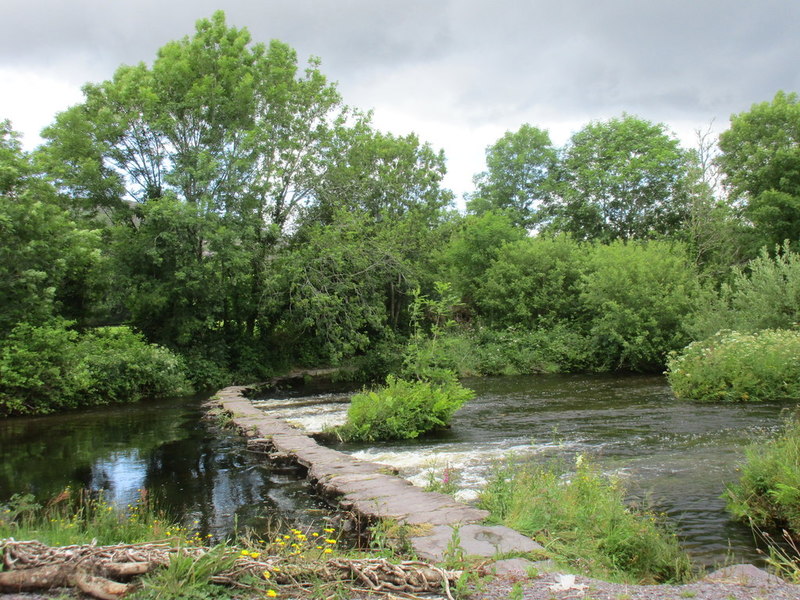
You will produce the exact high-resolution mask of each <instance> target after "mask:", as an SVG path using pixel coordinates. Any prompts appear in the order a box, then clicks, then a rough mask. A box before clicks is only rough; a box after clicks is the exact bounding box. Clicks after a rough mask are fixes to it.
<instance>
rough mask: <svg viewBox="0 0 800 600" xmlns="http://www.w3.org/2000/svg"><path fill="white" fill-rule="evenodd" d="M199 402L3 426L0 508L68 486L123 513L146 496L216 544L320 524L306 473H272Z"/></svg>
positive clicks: (5, 422)
mask: <svg viewBox="0 0 800 600" xmlns="http://www.w3.org/2000/svg"><path fill="white" fill-rule="evenodd" d="M200 405H201V399H200V398H183V399H177V400H171V401H159V402H143V403H139V404H131V405H120V406H113V407H103V408H98V409H94V410H90V411H81V412H74V413H68V414H61V415H51V416H45V417H32V418H13V419H5V420H2V421H0V457H2V461H0V501H4V500H7V499H8V498H9V497H10V496H11V495H12V494H15V493H32V494H34V495H35V496H36V497H37V498H39V499H40V500H46V499H48V498H51V497H53V496H55V495H56V494H58V493H59V492H60V491H61V490H63V489H64V488H65V487H66V486H72V487H73V488H79V487H84V488H89V489H104V490H106V498H108V499H110V500H111V501H113V502H115V503H117V504H119V505H121V506H125V505H126V504H130V503H133V502H135V501H136V499H137V498H138V497H139V494H140V490H142V489H146V490H148V492H149V493H150V494H151V497H155V498H156V499H158V500H159V501H160V504H161V505H163V506H164V507H165V508H166V509H167V510H168V512H169V514H170V515H172V516H173V517H175V518H179V519H180V520H182V521H183V522H184V523H185V524H187V525H190V526H191V527H192V528H193V529H196V530H198V531H199V532H200V533H201V534H203V535H205V534H208V533H210V534H212V535H213V536H215V537H217V538H222V537H225V536H226V535H228V534H229V533H230V532H231V531H232V529H233V526H234V522H235V521H236V522H238V525H239V526H248V525H249V526H253V527H256V528H263V527H264V526H265V523H264V521H266V520H272V521H273V525H277V523H274V521H276V520H277V519H282V520H285V521H288V522H290V523H292V524H294V525H303V524H309V525H310V524H311V523H315V524H316V523H317V522H318V519H320V518H321V517H322V510H321V509H322V508H323V507H324V506H325V505H324V504H323V503H322V502H321V501H320V500H319V499H317V498H316V497H315V496H314V494H313V493H312V490H311V488H310V486H309V484H308V483H307V482H306V481H305V480H304V478H303V474H302V473H300V472H298V471H296V470H294V469H290V468H282V467H279V466H276V465H270V464H269V463H267V462H266V461H265V460H263V458H259V457H257V456H254V455H253V454H252V453H250V452H248V451H247V450H246V447H245V444H244V442H243V440H242V439H241V438H239V437H237V436H235V435H233V434H231V433H229V432H226V431H220V430H219V429H216V428H212V427H210V426H209V424H207V423H205V422H204V421H203V420H202V416H203V411H202V409H201V406H200Z"/></svg>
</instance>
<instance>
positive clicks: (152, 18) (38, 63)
mask: <svg viewBox="0 0 800 600" xmlns="http://www.w3.org/2000/svg"><path fill="white" fill-rule="evenodd" d="M218 9H222V10H224V11H225V13H226V15H227V20H228V24H229V25H232V26H236V27H247V28H248V29H249V31H250V33H251V35H252V37H253V39H254V40H255V41H263V42H268V41H269V40H270V39H279V40H281V41H283V42H286V43H288V44H290V45H291V46H293V47H294V48H295V49H296V50H297V52H298V56H299V57H300V59H301V61H303V62H305V61H306V60H307V59H308V57H310V56H317V57H319V58H320V59H321V60H322V67H321V70H322V72H323V73H325V74H326V75H327V77H328V78H329V79H331V80H333V81H336V82H338V86H339V90H340V91H341V93H342V96H343V98H344V101H345V103H346V104H348V105H350V106H353V107H356V108H359V109H363V110H369V109H371V110H373V111H374V123H375V125H376V126H377V127H378V128H379V129H381V130H383V131H390V132H392V133H395V134H397V135H405V134H407V133H410V132H412V131H413V132H415V133H416V134H417V135H418V136H419V137H420V139H422V140H424V141H428V142H430V143H431V145H432V146H433V147H434V148H436V149H437V150H438V149H440V148H441V149H444V151H445V155H446V156H447V159H448V163H447V164H448V175H447V178H446V179H445V185H446V186H447V187H449V188H451V189H452V190H453V191H454V192H455V193H456V195H457V197H459V198H460V197H461V196H462V195H463V194H464V193H465V192H469V191H471V190H472V177H473V175H475V174H476V173H478V172H480V171H482V170H484V168H485V160H484V159H485V150H486V147H487V146H489V145H491V144H492V143H494V142H495V141H496V140H497V139H498V138H500V137H501V136H502V135H503V134H504V133H505V132H506V131H516V130H517V129H518V128H519V127H520V126H521V125H522V124H523V123H530V124H531V125H535V126H537V127H540V128H542V129H547V130H548V131H549V132H550V135H551V138H552V140H553V142H554V143H555V144H556V145H559V146H561V145H563V144H564V143H566V142H567V140H568V139H569V137H570V135H571V134H572V133H574V132H575V131H577V130H579V129H580V128H581V127H583V126H584V125H586V124H587V123H589V122H591V121H602V120H607V119H610V118H614V117H618V116H620V115H621V114H622V113H623V112H627V113H629V114H633V115H637V116H639V117H642V118H644V119H648V120H650V121H653V122H657V123H665V124H666V125H667V126H668V128H669V129H670V130H671V131H672V132H674V134H675V135H676V136H677V137H678V138H679V139H680V140H681V141H682V142H683V144H684V145H685V146H687V147H691V146H692V145H693V144H694V140H695V135H694V132H695V130H698V129H699V130H706V129H707V128H708V127H709V126H711V127H712V128H713V129H714V130H715V131H717V132H719V131H722V130H724V129H725V128H727V124H728V122H729V118H730V115H731V114H734V113H739V112H743V111H746V110H748V109H749V108H750V107H751V106H752V104H754V103H758V102H764V101H769V100H771V99H772V97H773V96H774V95H775V93H776V92H777V91H778V90H784V91H787V92H792V91H800V69H799V68H798V64H799V63H800V35H798V34H797V31H798V27H800V2H798V1H797V0H758V1H756V0H527V1H526V0H404V1H403V2H398V1H395V0H258V1H254V0H215V1H214V2H211V1H209V0H136V2H133V1H131V0H69V1H66V2H65V1H64V0H2V2H0V23H2V24H3V27H2V29H3V35H2V36H0V119H3V118H8V119H11V121H12V125H13V127H14V128H15V129H16V130H17V131H19V132H21V133H22V134H23V143H24V145H25V147H26V148H28V149H31V148H33V147H35V146H36V145H37V144H38V143H39V142H40V141H41V140H40V138H39V137H38V133H39V132H40V131H41V129H42V128H43V127H45V126H46V125H48V124H49V123H51V122H52V120H53V118H54V116H55V114H57V113H58V112H59V111H61V110H64V109H66V108H67V107H69V106H71V105H73V104H76V103H79V102H80V101H81V99H82V95H81V91H80V87H81V85H83V84H84V83H86V82H100V81H103V80H106V79H110V78H111V77H112V75H113V73H114V71H115V69H116V68H117V67H118V66H119V65H121V64H136V63H139V62H142V61H143V62H145V63H151V62H152V60H153V59H154V58H155V56H156V52H157V50H158V48H159V47H161V46H163V45H164V44H165V43H166V42H168V41H170V40H173V39H179V38H182V37H183V36H185V35H191V34H192V33H193V31H194V23H195V22H196V21H197V20H198V19H201V18H204V17H209V16H211V14H212V13H213V12H214V11H215V10H218ZM712 123H713V124H712Z"/></svg>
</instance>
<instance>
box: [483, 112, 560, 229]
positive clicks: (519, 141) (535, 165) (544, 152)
mask: <svg viewBox="0 0 800 600" xmlns="http://www.w3.org/2000/svg"><path fill="white" fill-rule="evenodd" d="M557 162H558V154H557V152H556V149H555V148H554V147H553V144H552V142H551V141H550V135H549V134H548V133H547V131H544V130H542V129H538V128H537V127H533V126H532V125H529V124H527V123H525V124H524V125H522V126H521V127H520V128H519V129H518V130H517V131H515V132H511V131H507V132H506V133H505V135H503V137H501V138H500V139H499V140H497V141H496V142H495V143H494V144H492V145H491V146H489V147H488V148H487V149H486V166H487V170H486V171H485V172H483V173H480V174H478V175H476V176H475V178H474V182H475V186H476V191H475V193H474V194H473V195H472V197H471V198H470V199H469V202H468V203H467V209H468V210H469V212H471V213H474V214H478V215H481V214H483V213H485V212H486V211H489V210H492V211H504V212H505V213H506V214H508V216H509V217H510V218H511V219H512V221H513V222H514V224H515V225H518V226H521V227H530V226H531V225H533V224H534V223H535V221H536V213H537V210H538V209H539V208H540V205H541V204H542V203H543V202H544V201H546V200H547V199H548V198H549V196H550V193H551V191H552V187H553V181H554V179H555V176H554V174H555V171H556V166H557Z"/></svg>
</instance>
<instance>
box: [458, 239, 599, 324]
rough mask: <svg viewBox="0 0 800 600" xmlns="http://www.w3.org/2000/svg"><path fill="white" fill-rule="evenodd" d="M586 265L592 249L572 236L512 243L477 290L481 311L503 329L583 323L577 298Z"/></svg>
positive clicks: (491, 321)
mask: <svg viewBox="0 0 800 600" xmlns="http://www.w3.org/2000/svg"><path fill="white" fill-rule="evenodd" d="M586 267H587V251H586V248H584V247H583V246H582V245H580V244H578V243H577V242H576V241H574V240H573V239H572V238H570V237H568V236H557V237H554V238H548V237H536V238H526V239H523V240H519V241H517V242H512V243H509V244H506V245H505V246H503V247H502V248H500V249H499V250H498V252H497V257H496V259H495V260H494V262H493V263H492V264H491V266H490V267H489V268H488V269H486V271H485V273H484V277H483V280H482V282H481V284H480V286H478V287H477V290H476V291H475V292H474V293H475V297H476V299H475V304H476V307H477V310H478V313H479V314H480V315H481V317H482V320H483V322H485V323H486V324H488V325H489V326H493V327H497V328H503V327H518V328H530V329H534V328H538V327H545V328H546V327H549V326H552V325H553V324H554V323H557V322H562V321H570V322H572V323H574V322H576V321H580V320H581V317H582V315H581V312H582V311H581V307H580V305H579V304H578V302H576V300H577V297H578V294H579V292H580V289H581V282H582V279H581V278H582V275H583V273H584V271H585V269H586Z"/></svg>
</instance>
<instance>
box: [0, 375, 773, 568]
mask: <svg viewBox="0 0 800 600" xmlns="http://www.w3.org/2000/svg"><path fill="white" fill-rule="evenodd" d="M465 384H466V385H468V386H469V387H471V388H472V389H474V390H475V392H476V398H475V399H474V400H472V401H471V402H469V403H468V404H467V405H465V406H464V407H463V408H462V409H461V410H460V411H459V412H458V413H457V414H456V415H455V417H454V419H453V422H452V427H451V428H450V429H448V430H446V431H442V432H440V433H437V434H435V435H434V436H432V437H426V438H425V439H423V440H413V441H409V442H402V443H397V442H394V443H383V444H373V445H340V446H339V447H338V449H340V450H343V451H346V452H351V453H353V454H355V455H356V456H358V457H362V458H364V459H368V460H373V461H376V462H382V463H385V464H388V465H392V466H394V467H397V468H399V469H400V470H401V473H402V475H403V476H405V477H407V478H409V479H410V480H411V481H412V482H414V483H415V484H418V485H424V484H425V483H426V482H427V481H428V480H429V479H430V478H433V479H440V478H441V477H442V475H443V472H444V470H445V469H446V468H447V469H449V470H450V471H451V472H452V473H453V474H454V476H457V478H458V481H459V485H460V486H461V490H460V491H459V494H458V496H459V497H460V498H462V499H464V500H467V501H469V500H470V499H473V498H475V496H476V494H477V491H478V490H479V489H480V487H481V485H482V484H483V483H484V482H485V481H486V478H487V477H488V476H489V473H490V470H491V468H492V467H491V465H492V462H493V461H496V460H499V459H502V458H503V457H506V456H508V455H509V453H513V455H514V456H515V460H535V461H545V460H548V459H549V458H551V457H559V458H561V459H562V460H564V461H566V462H567V463H571V462H572V461H573V460H574V458H575V456H576V455H577V454H582V455H583V456H584V457H586V458H587V459H589V460H592V461H594V462H595V463H596V464H597V465H598V466H599V468H601V469H602V470H603V471H605V472H607V473H610V474H614V475H616V476H618V477H620V478H622V479H623V481H624V482H625V484H626V487H627V489H628V490H629V493H630V497H631V500H633V501H638V502H641V501H644V500H647V501H648V502H649V503H650V506H651V507H652V508H654V509H655V510H657V511H659V512H664V513H666V515H667V516H668V518H669V519H670V520H671V521H672V522H673V523H674V525H675V527H676V529H677V531H678V533H679V535H680V536H681V538H682V540H683V544H684V546H685V547H686V549H687V550H688V551H689V552H690V554H691V555H692V556H693V558H694V559H695V560H696V561H697V562H699V563H702V564H706V565H715V564H719V563H722V562H724V561H726V560H735V561H736V562H741V561H747V562H757V561H758V558H759V557H758V555H757V554H756V550H755V547H754V542H753V538H752V534H751V533H750V531H749V529H748V528H747V527H744V526H742V525H740V524H738V523H734V522H732V521H731V520H730V519H729V518H728V516H727V514H726V512H725V510H724V501H723V500H722V499H721V498H720V495H721V494H722V492H723V491H724V487H725V483H726V482H731V481H734V480H735V479H736V465H737V462H739V461H740V460H741V459H742V456H743V448H744V446H745V445H746V444H747V443H748V442H750V441H752V440H754V439H764V438H765V437H766V436H771V435H773V434H774V433H775V432H776V431H777V429H778V428H779V426H780V423H781V413H782V410H783V409H784V408H785V405H779V404H746V405H707V404H694V403H685V402H678V401H676V400H675V399H674V398H673V397H672V394H671V392H670V390H669V388H668V386H667V385H666V382H665V380H664V379H663V378H662V377H639V376H631V377H606V376H586V375H574V376H573V375H560V376H550V375H539V376H527V377H499V378H485V379H472V380H467V381H465ZM349 398H350V395H349V393H346V392H345V391H343V392H331V391H330V388H329V389H328V390H327V391H326V392H324V393H318V392H314V391H309V390H305V391H302V392H292V393H285V394H272V395H271V396H269V397H265V398H263V399H261V400H260V401H258V402H256V404H257V405H260V406H261V407H262V408H263V409H264V410H267V411H269V412H270V414H273V415H275V416H279V417H283V418H285V419H287V420H289V421H291V422H294V423H296V424H297V425H298V426H302V427H304V428H306V429H307V430H308V431H312V432H313V431H320V430H321V429H322V428H323V427H324V426H325V425H326V424H336V423H339V422H342V421H343V420H344V417H345V413H346V410H347V405H348V404H347V403H348V402H349ZM201 400H202V399H200V398H185V399H180V400H173V401H165V402H145V403H140V404H135V405H123V406H114V407H104V408H101V409H95V410H88V411H81V412H75V413H68V414H62V415H52V416H46V417H36V418H14V419H6V420H2V421H0V457H2V461H0V502H2V501H3V500H6V499H7V498H8V497H10V496H11V494H13V493H19V492H30V493H33V494H35V495H36V496H37V497H39V498H41V499H46V498H49V497H52V496H54V495H56V494H58V493H59V492H60V491H61V490H62V489H64V487H65V486H67V485H70V486H73V487H87V488H90V489H105V490H107V492H106V495H107V497H108V498H110V499H111V500H113V501H115V502H117V503H119V504H121V505H123V506H124V505H125V504H127V503H131V502H132V501H134V500H135V499H136V497H137V496H138V494H139V493H140V492H139V490H141V489H147V490H149V491H150V493H151V494H153V495H155V496H156V497H158V498H160V499H161V500H162V502H163V504H165V506H166V507H167V509H168V510H169V511H170V512H171V514H172V515H174V516H176V517H178V518H180V519H181V520H182V521H183V522H184V523H185V524H189V525H191V526H193V527H194V528H195V529H197V530H198V531H199V532H200V533H201V534H203V535H205V534H207V533H211V534H212V535H214V536H215V537H218V538H220V537H224V536H226V535H228V534H229V533H230V531H231V530H232V528H233V526H234V523H235V522H238V524H239V526H243V525H250V526H253V527H256V528H257V529H258V528H262V527H263V526H265V525H264V521H265V520H273V521H274V520H278V519H282V520H284V521H285V522H288V523H291V524H293V525H295V526H303V525H307V526H312V525H313V526H317V525H318V524H319V523H320V520H324V519H326V518H327V517H326V516H325V513H324V512H323V509H324V504H323V503H322V501H321V500H320V499H319V498H317V497H316V496H315V495H314V493H313V490H312V489H311V487H310V486H309V485H308V483H307V482H305V481H304V480H303V478H302V473H301V472H299V471H297V470H294V469H290V468H286V467H281V466H279V465H271V464H269V463H267V462H266V461H265V460H263V457H259V456H254V455H253V454H252V453H250V452H249V451H247V449H246V447H245V445H244V443H243V442H242V440H241V439H240V438H238V437H237V436H234V435H232V434H230V433H226V432H224V431H223V432H221V431H219V430H218V429H216V428H212V427H210V426H209V425H208V424H207V423H205V422H203V421H202V418H201V417H202V408H201Z"/></svg>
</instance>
